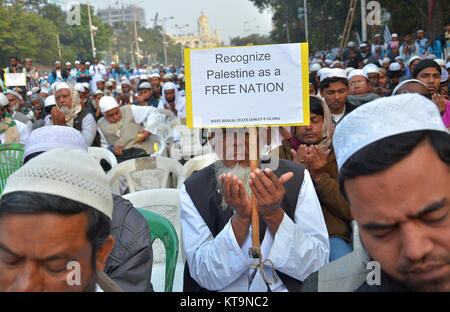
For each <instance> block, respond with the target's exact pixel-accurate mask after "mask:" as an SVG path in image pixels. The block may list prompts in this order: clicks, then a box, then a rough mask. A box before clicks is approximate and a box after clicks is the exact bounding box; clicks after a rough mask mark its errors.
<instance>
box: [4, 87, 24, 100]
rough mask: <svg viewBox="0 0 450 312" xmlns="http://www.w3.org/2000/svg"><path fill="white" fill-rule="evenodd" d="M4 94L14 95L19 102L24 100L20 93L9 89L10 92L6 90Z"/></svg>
mask: <svg viewBox="0 0 450 312" xmlns="http://www.w3.org/2000/svg"><path fill="white" fill-rule="evenodd" d="M4 93H5V94H12V95H14V96H15V97H16V98H17V99H18V100H23V98H22V96H21V95H20V94H19V93H17V92H15V91H13V90H9V89H8V90H6V91H5V92H4Z"/></svg>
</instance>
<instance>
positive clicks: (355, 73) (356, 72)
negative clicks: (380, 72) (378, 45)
mask: <svg viewBox="0 0 450 312" xmlns="http://www.w3.org/2000/svg"><path fill="white" fill-rule="evenodd" d="M355 76H363V77H364V78H366V79H367V80H369V77H368V76H367V73H366V72H365V71H363V70H362V69H355V70H352V71H351V72H350V74H348V78H347V79H348V80H350V79H352V78H353V77H355Z"/></svg>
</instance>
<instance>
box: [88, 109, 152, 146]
mask: <svg viewBox="0 0 450 312" xmlns="http://www.w3.org/2000/svg"><path fill="white" fill-rule="evenodd" d="M130 108H131V113H132V114H133V117H134V122H136V123H137V124H144V130H146V131H148V132H150V133H156V130H158V123H159V120H160V116H159V112H158V110H157V109H156V108H154V107H153V106H139V105H130ZM97 130H98V133H100V142H101V146H102V147H105V148H107V147H108V146H109V145H110V144H108V141H107V140H106V138H105V135H104V134H103V132H102V131H101V130H100V128H98V129H97Z"/></svg>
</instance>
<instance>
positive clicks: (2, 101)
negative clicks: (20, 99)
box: [0, 93, 9, 107]
mask: <svg viewBox="0 0 450 312" xmlns="http://www.w3.org/2000/svg"><path fill="white" fill-rule="evenodd" d="M8 105H9V100H8V98H7V97H6V96H5V95H4V94H3V93H0V106H1V107H5V106H8Z"/></svg>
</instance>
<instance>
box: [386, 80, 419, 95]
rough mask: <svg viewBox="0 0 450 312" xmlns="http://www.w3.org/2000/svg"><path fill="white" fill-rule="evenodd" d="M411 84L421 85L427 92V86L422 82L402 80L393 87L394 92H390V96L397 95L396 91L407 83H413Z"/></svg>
mask: <svg viewBox="0 0 450 312" xmlns="http://www.w3.org/2000/svg"><path fill="white" fill-rule="evenodd" d="M413 82H416V83H420V84H421V85H423V86H424V87H425V88H427V90H428V86H427V85H426V84H425V83H423V82H422V81H420V80H417V79H408V80H403V81H402V82H400V83H399V84H398V85H397V86H396V87H395V89H394V91H392V95H397V92H398V90H399V89H400V88H401V87H402V86H404V85H405V84H407V83H413Z"/></svg>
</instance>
